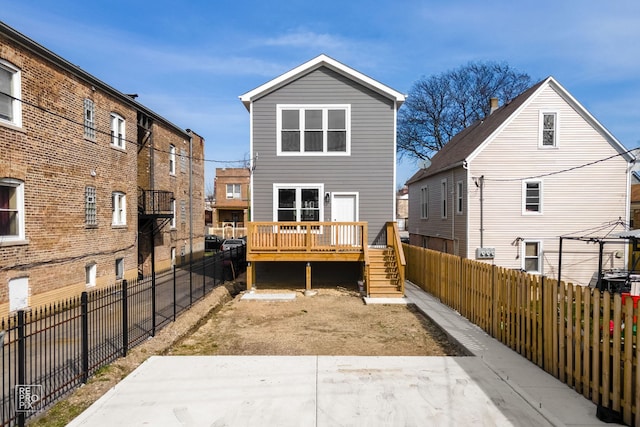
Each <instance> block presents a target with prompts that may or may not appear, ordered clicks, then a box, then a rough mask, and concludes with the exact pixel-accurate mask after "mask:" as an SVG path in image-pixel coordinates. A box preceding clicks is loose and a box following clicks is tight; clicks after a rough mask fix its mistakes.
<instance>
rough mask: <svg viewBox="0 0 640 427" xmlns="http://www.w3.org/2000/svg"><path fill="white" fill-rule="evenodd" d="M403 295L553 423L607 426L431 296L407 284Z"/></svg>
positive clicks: (575, 397) (577, 397)
mask: <svg viewBox="0 0 640 427" xmlns="http://www.w3.org/2000/svg"><path fill="white" fill-rule="evenodd" d="M405 295H406V297H407V299H408V300H409V301H410V302H412V303H414V304H416V306H417V307H418V308H419V309H420V311H422V312H423V313H424V314H425V315H427V316H428V317H429V318H431V319H432V320H433V321H434V322H435V323H437V324H438V325H440V327H441V328H442V329H443V330H444V331H446V332H447V334H449V335H450V336H451V337H452V338H454V339H455V340H456V341H458V342H459V343H460V344H462V345H463V346H464V347H465V348H466V349H467V350H469V351H470V352H471V354H472V355H473V356H475V357H476V358H479V359H480V360H481V361H482V363H483V364H484V365H485V366H487V367H488V368H489V369H490V370H491V371H492V372H494V373H495V374H496V375H497V376H498V377H499V378H500V379H502V380H503V381H504V382H505V384H507V385H508V386H509V387H510V388H511V389H512V390H513V391H514V392H515V393H517V394H518V395H520V396H521V397H522V399H524V401H526V402H527V403H528V404H529V405H531V407H532V408H535V409H536V410H537V411H538V412H540V413H541V414H543V415H544V417H545V418H547V419H548V420H549V421H550V422H551V423H552V424H554V425H559V426H561V425H566V426H584V427H586V426H603V425H610V424H607V423H604V422H602V421H600V420H599V419H598V418H596V405H595V404H594V403H593V402H591V401H590V400H587V399H585V398H584V396H582V395H581V394H578V393H577V392H576V391H575V390H573V389H571V388H569V386H567V385H566V384H564V383H562V382H561V381H559V380H558V379H556V378H555V377H553V376H552V375H550V374H548V373H546V372H545V371H543V370H542V369H540V368H539V367H538V366H536V365H535V364H533V363H531V362H530V361H528V360H527V359H526V358H524V357H522V356H520V355H519V354H518V353H516V352H515V351H513V350H511V349H510V348H509V347H507V346H505V345H504V344H502V343H501V342H499V341H498V340H496V339H495V338H492V337H491V336H489V335H488V334H487V333H486V332H484V331H483V330H482V329H480V327H478V326H476V325H474V324H472V323H471V322H469V321H468V320H467V319H465V318H464V317H463V316H461V315H459V314H458V313H457V312H455V311H454V310H452V309H450V308H449V307H447V306H446V305H444V304H442V303H440V301H439V300H438V299H436V298H435V297H434V296H432V295H431V294H428V293H426V292H424V291H423V290H422V289H420V288H419V287H417V286H415V285H414V284H412V283H410V282H407V284H406V286H405Z"/></svg>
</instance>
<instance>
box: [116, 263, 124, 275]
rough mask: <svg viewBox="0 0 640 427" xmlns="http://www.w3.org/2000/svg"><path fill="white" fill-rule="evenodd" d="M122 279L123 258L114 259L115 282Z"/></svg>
mask: <svg viewBox="0 0 640 427" xmlns="http://www.w3.org/2000/svg"><path fill="white" fill-rule="evenodd" d="M122 279H124V258H118V259H116V280H122Z"/></svg>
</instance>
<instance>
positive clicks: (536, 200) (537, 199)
mask: <svg viewBox="0 0 640 427" xmlns="http://www.w3.org/2000/svg"><path fill="white" fill-rule="evenodd" d="M522 213H523V214H524V215H531V214H535V215H540V214H542V181H523V182H522Z"/></svg>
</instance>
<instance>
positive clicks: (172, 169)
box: [169, 144, 176, 175]
mask: <svg viewBox="0 0 640 427" xmlns="http://www.w3.org/2000/svg"><path fill="white" fill-rule="evenodd" d="M175 174H176V146H175V145H173V144H170V145H169V175H175Z"/></svg>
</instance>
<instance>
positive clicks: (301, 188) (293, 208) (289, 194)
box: [274, 184, 323, 221]
mask: <svg viewBox="0 0 640 427" xmlns="http://www.w3.org/2000/svg"><path fill="white" fill-rule="evenodd" d="M321 194H322V186H321V185H286V184H274V221H322V215H323V210H322V205H323V203H320V202H321V196H320V195H321Z"/></svg>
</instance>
